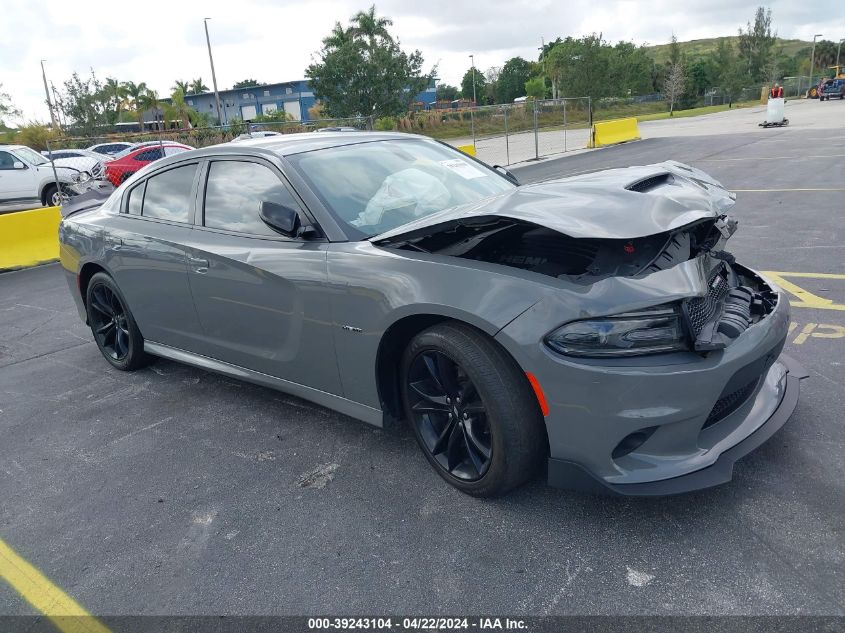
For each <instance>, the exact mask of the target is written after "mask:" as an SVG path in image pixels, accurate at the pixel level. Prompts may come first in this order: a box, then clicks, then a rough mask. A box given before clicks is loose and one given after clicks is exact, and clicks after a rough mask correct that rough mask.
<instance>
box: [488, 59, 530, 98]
mask: <svg viewBox="0 0 845 633" xmlns="http://www.w3.org/2000/svg"><path fill="white" fill-rule="evenodd" d="M531 70H532V68H531V63H530V62H528V61H526V60H524V59H523V58H522V57H512V58H511V59H509V60H508V61H506V62H505V65H504V66H502V72H501V73H500V74H499V81H498V82H496V99H497V100H498V102H499V103H511V102H513V100H514V99H516V98H517V97H522V96H524V95H525V82H526V81H528V80H529V79H531Z"/></svg>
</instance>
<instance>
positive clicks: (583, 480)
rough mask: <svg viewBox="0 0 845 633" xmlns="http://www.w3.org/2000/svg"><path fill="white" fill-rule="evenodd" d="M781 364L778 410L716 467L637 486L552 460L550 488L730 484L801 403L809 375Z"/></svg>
mask: <svg viewBox="0 0 845 633" xmlns="http://www.w3.org/2000/svg"><path fill="white" fill-rule="evenodd" d="M778 362H780V363H782V364H783V365H785V366H786V369H787V375H786V390H785V392H784V394H783V398H782V399H781V401H780V404H779V405H778V408H777V409H775V411H774V413H773V414H772V415H771V416H770V417H769V419H768V420H766V422H765V423H764V424H763V425H762V426H761V427H760V428H759V429H757V430H756V431H754V432H753V433H752V434H751V435H749V436H748V437H746V438H745V439H744V440H742V441H741V442H739V443H738V444H736V445H735V446H732V447H731V448H729V449H728V450H726V451H725V452H723V453H722V454H721V455H720V456H719V458H718V459H717V460H716V462H715V463H714V464H712V465H710V466H708V467H706V468H702V469H701V470H696V471H694V472H691V473H689V474H686V475H681V476H679V477H672V478H671V479H662V480H659V481H651V482H647V483H638V484H610V483H607V482H605V481H603V480H601V479H599V478H598V477H596V476H595V475H593V474H592V473H590V472H589V471H588V470H587V469H586V468H584V467H583V466H581V465H580V464H577V463H575V462H571V461H568V460H563V459H554V458H549V460H548V482H549V485H551V486H554V487H556V488H566V489H569V490H578V491H581V492H588V493H593V494H601V495H610V496H643V497H651V496H665V495H675V494H683V493H687V492H694V491H696V490H702V489H704V488H711V487H713V486H718V485H720V484H723V483H727V482H729V481H730V480H731V479H732V478H733V469H734V464H735V463H736V462H737V461H739V460H740V459H742V458H743V457H745V456H746V455H748V454H749V453H751V452H752V451H754V450H755V449H757V448H758V447H760V446H761V445H763V444H764V443H765V442H766V441H768V440H769V439H770V438H771V437H772V436H773V435H774V434H775V433H777V432H778V431H779V430H780V429H781V428H782V427H783V426H784V425H785V424H786V422H787V421H788V420H789V418H790V417H791V416H792V413H793V411H794V410H795V407H796V405H797V404H798V395H799V392H800V390H801V388H800V382H801V380H803V379H804V378H807V376H808V375H809V374H808V373H807V371H806V370H805V369H804V367H802V366H801V364H800V363H798V362H797V361H796V360H794V359H793V358H791V357H789V356H787V355H786V354H781V356H780V357H779V358H778Z"/></svg>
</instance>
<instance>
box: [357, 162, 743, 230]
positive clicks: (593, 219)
mask: <svg viewBox="0 0 845 633" xmlns="http://www.w3.org/2000/svg"><path fill="white" fill-rule="evenodd" d="M734 201H735V195H734V194H732V193H730V192H729V191H727V190H726V189H725V188H724V187H722V185H721V184H720V183H719V182H717V181H716V180H714V179H713V178H711V177H710V176H708V175H707V174H705V173H704V172H702V171H700V170H698V169H695V168H692V167H689V166H687V165H684V164H682V163H678V162H675V161H667V162H664V163H657V164H654V165H646V166H642V167H629V168H623V169H608V170H605V171H600V172H595V173H591V174H585V175H581V176H574V177H569V178H560V179H557V180H550V181H546V182H542V183H537V184H532V185H523V186H521V187H518V188H516V189H514V190H513V191H511V192H509V193H506V194H503V195H500V196H497V197H495V198H492V199H488V200H484V201H483V202H480V203H476V204H471V205H464V206H460V207H454V208H451V209H446V210H444V211H440V212H439V213H435V214H432V215H429V216H427V217H425V218H421V219H419V220H416V221H414V222H410V223H408V224H404V225H403V226H401V227H398V228H396V229H393V230H391V231H388V232H385V233H382V234H380V235H377V236H375V237H374V238H372V241H373V242H376V243H378V242H381V241H395V239H396V238H397V237H399V236H409V235H410V234H416V235H418V234H420V233H426V232H428V233H430V232H431V231H430V230H426V229H431V228H432V227H436V226H438V225H444V224H448V225H451V224H454V223H455V222H457V223H462V222H463V221H468V222H473V220H474V219H476V218H477V219H478V221H483V220H482V218H488V217H490V216H493V217H505V218H511V219H515V220H521V221H524V222H530V223H532V224H536V225H538V226H543V227H546V228H549V229H552V230H554V231H558V232H560V233H563V234H565V235H568V236H570V237H574V238H606V239H634V238H639V237H645V236H649V235H655V234H657V233H663V232H666V231H672V230H675V229H679V228H682V227H685V226H688V225H691V224H695V223H697V222H700V221H704V220H708V219H714V220H715V219H716V218H717V217H718V216H720V215H722V214H724V213H725V212H726V211H727V210H728V209H729V208H730V207H731V206H733V204H734ZM444 228H445V227H444Z"/></svg>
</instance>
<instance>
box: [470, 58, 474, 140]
mask: <svg viewBox="0 0 845 633" xmlns="http://www.w3.org/2000/svg"><path fill="white" fill-rule="evenodd" d="M469 58H470V60H472V108H471V109H470V111H469V124H470V127H471V128H472V146H473V147H475V117H474V116H473V112H475V55H470V56H469Z"/></svg>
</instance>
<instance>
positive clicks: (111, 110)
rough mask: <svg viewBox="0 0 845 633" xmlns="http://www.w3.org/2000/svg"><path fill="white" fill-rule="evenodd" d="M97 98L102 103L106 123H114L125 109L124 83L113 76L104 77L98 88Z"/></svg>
mask: <svg viewBox="0 0 845 633" xmlns="http://www.w3.org/2000/svg"><path fill="white" fill-rule="evenodd" d="M99 99H100V101H101V102H102V104H103V110H104V113H105V120H106V123H108V124H109V125H114V124H115V123H117V122H118V121H120V115H121V113H122V112H123V111H124V110H125V109H126V89H125V88H124V85H123V84H122V83H120V82H119V81H118V80H117V79H115V78H114V77H106V80H105V81H104V82H103V86H102V88H101V89H100V94H99Z"/></svg>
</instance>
